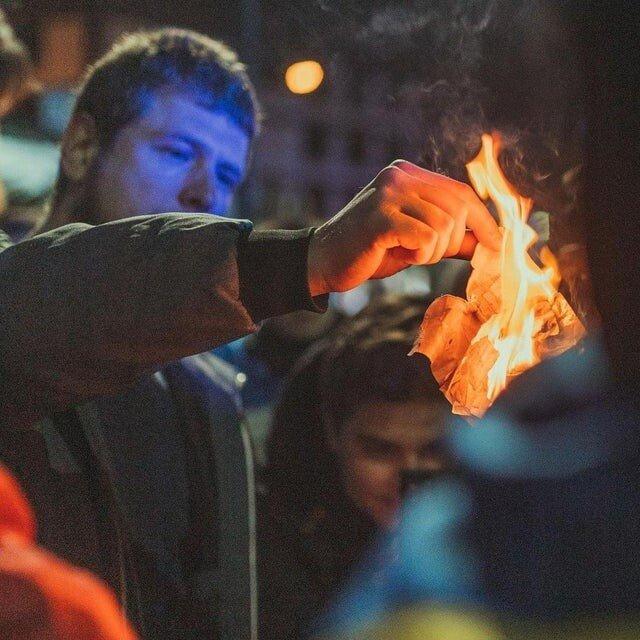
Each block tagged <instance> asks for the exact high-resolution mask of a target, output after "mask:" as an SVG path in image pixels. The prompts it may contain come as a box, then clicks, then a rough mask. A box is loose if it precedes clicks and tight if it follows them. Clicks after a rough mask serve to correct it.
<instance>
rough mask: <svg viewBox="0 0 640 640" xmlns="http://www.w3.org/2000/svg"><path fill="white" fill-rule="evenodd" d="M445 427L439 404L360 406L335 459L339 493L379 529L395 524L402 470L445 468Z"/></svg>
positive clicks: (344, 432)
mask: <svg viewBox="0 0 640 640" xmlns="http://www.w3.org/2000/svg"><path fill="white" fill-rule="evenodd" d="M445 422H446V409H444V408H443V406H442V403H437V404H435V403H432V402H429V401H428V400H424V401H406V402H382V401H380V402H371V403H367V404H365V405H363V406H361V407H360V408H358V409H357V410H356V411H355V413H353V414H352V415H351V416H350V417H349V418H348V419H347V420H346V421H345V422H344V424H343V425H342V426H341V428H340V433H339V434H338V437H337V440H338V441H337V443H336V444H337V446H336V454H337V457H338V463H339V467H340V472H341V475H342V483H343V488H344V490H345V492H346V494H347V495H348V496H349V498H350V500H351V502H352V503H353V505H354V506H355V507H356V508H358V509H359V510H360V511H361V512H362V513H364V514H366V515H367V516H368V517H369V518H371V520H373V522H375V523H376V524H377V525H378V526H379V527H381V528H385V529H386V528H389V527H391V526H393V525H394V524H395V521H396V518H397V515H398V509H399V507H400V500H401V496H400V489H401V487H400V478H401V474H402V472H403V471H409V470H412V471H417V470H421V471H428V472H431V473H434V474H435V473H438V472H440V471H443V470H444V469H445V468H446V466H447V461H446V456H445V453H444V449H443V446H442V436H443V433H444V428H445Z"/></svg>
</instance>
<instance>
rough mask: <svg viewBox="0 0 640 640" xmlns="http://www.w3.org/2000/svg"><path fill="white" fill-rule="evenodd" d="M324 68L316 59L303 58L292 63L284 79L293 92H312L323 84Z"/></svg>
mask: <svg viewBox="0 0 640 640" xmlns="http://www.w3.org/2000/svg"><path fill="white" fill-rule="evenodd" d="M323 78H324V70H323V69H322V67H321V66H320V63H318V62H316V61H315V60H302V61H301V62H296V63H294V64H292V65H291V66H290V67H289V68H288V69H287V71H286V72H285V74H284V81H285V84H286V85H287V88H288V89H289V91H291V93H296V94H298V95H302V94H305V93H312V92H313V91H315V90H316V89H317V88H318V87H319V86H320V85H321V84H322V80H323Z"/></svg>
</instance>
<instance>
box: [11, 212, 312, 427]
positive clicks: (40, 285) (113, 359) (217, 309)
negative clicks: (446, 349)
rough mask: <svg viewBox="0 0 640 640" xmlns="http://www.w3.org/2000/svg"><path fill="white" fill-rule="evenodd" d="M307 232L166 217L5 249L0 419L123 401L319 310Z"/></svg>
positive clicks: (73, 231) (58, 233)
mask: <svg viewBox="0 0 640 640" xmlns="http://www.w3.org/2000/svg"><path fill="white" fill-rule="evenodd" d="M311 234H312V230H304V231H301V232H281V233H276V234H275V235H274V234H268V233H267V234H261V233H260V232H252V231H251V223H249V222H247V221H233V220H229V219H224V218H217V217H215V216H210V215H206V216H203V215H184V214H163V215H159V216H145V217H139V218H130V219H127V220H122V221H118V222H114V223H108V224H105V225H100V226H96V227H92V226H89V225H84V224H74V225H69V226H66V227H62V228H59V229H56V230H54V231H51V232H49V233H46V234H43V235H40V236H36V237H35V238H32V239H30V240H28V241H25V242H22V243H20V244H17V245H14V246H12V247H9V248H8V249H5V250H4V251H2V253H0V301H1V303H2V305H1V308H0V367H1V369H0V374H1V383H0V407H1V408H2V411H3V414H4V415H3V417H4V418H5V419H9V420H10V421H13V422H15V421H16V420H17V421H20V422H21V421H23V420H25V419H27V420H30V419H33V418H35V417H38V416H39V415H40V414H41V413H43V412H45V413H48V412H51V411H60V410H63V409H65V408H67V407H69V406H70V405H72V404H74V403H76V402H79V401H81V400H85V399H88V398H91V397H94V396H97V395H104V394H110V393H116V392H118V391H120V390H122V389H125V388H127V387H129V386H131V385H132V384H134V383H135V381H136V380H137V379H138V378H139V377H140V376H141V375H143V374H146V373H150V372H152V371H154V370H156V369H157V368H159V367H160V366H161V365H163V364H165V363H167V362H170V361H173V360H175V359H177V358H180V357H183V356H187V355H191V354H194V353H199V352H202V351H205V350H208V349H210V348H212V347H214V346H216V345H219V344H221V343H224V342H227V341H230V340H233V339H235V338H238V337H240V336H242V335H244V334H247V333H249V332H251V331H254V330H255V329H256V323H257V322H259V321H260V320H261V319H263V318H264V317H267V316H269V315H273V314H276V313H285V312H287V311H294V310H296V309H302V308H312V309H316V310H320V309H318V307H316V305H315V304H314V302H313V301H312V300H311V299H310V297H309V293H308V285H307V282H306V251H307V244H308V240H309V237H310V236H311ZM245 300H246V302H245ZM27 408H29V410H30V411H31V413H32V414H33V415H29V411H27ZM12 418H13V420H11V419H12Z"/></svg>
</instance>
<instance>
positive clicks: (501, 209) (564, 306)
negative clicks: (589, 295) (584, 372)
mask: <svg viewBox="0 0 640 640" xmlns="http://www.w3.org/2000/svg"><path fill="white" fill-rule="evenodd" d="M498 153H499V144H498V140H497V139H495V138H494V137H492V136H490V135H488V134H485V135H483V136H482V148H481V150H480V153H479V154H478V156H477V157H476V158H475V159H474V160H472V161H471V162H470V163H469V164H468V165H467V171H468V173H469V177H470V179H471V182H472V184H473V186H474V188H475V189H476V191H477V193H478V195H479V196H480V197H481V198H483V199H489V198H490V199H491V200H492V201H493V202H494V204H495V205H496V209H497V211H498V215H499V217H500V223H501V227H502V229H501V230H502V247H501V250H500V251H499V252H495V251H491V250H489V249H487V248H486V247H484V246H482V245H478V247H477V249H476V251H475V253H474V256H473V259H472V261H471V266H472V268H473V272H472V274H471V277H470V278H469V282H468V284H467V292H466V293H467V299H466V300H463V299H462V298H457V297H455V296H450V295H447V296H443V297H441V298H438V299H437V300H435V301H434V302H433V304H431V305H430V306H429V308H428V309H427V312H426V314H425V317H424V320H423V322H422V326H421V327H420V333H419V335H418V337H417V339H416V343H415V345H414V347H413V349H412V351H411V353H415V352H416V351H417V352H420V353H423V354H424V355H426V356H427V357H428V358H429V359H430V360H431V370H432V372H433V375H434V376H435V378H436V380H437V381H438V384H439V385H440V388H441V389H442V391H443V393H444V394H445V396H446V397H447V399H448V400H449V402H451V405H452V408H453V412H454V413H457V414H460V415H468V416H476V417H480V416H482V415H483V414H484V412H485V411H486V410H487V409H488V408H489V407H490V406H491V404H492V403H493V401H494V400H495V398H496V397H497V396H498V394H500V392H501V391H502V390H503V389H504V388H505V387H506V386H507V384H508V383H509V382H510V380H511V379H513V378H514V377H515V376H517V375H519V374H520V373H522V372H523V371H525V370H526V369H529V368H530V367H532V366H533V365H535V364H537V363H538V362H540V361H541V360H543V359H545V358H548V357H551V356H555V355H559V354H560V353H562V352H564V351H566V350H567V349H569V348H570V347H572V346H573V345H574V344H576V342H577V341H578V340H580V338H582V336H583V335H584V327H583V326H582V323H581V322H580V320H579V319H578V318H577V316H576V315H575V313H574V312H573V310H572V309H571V307H570V306H569V304H568V303H567V301H566V300H565V298H564V297H563V296H562V295H561V294H560V293H559V292H558V290H557V286H558V284H559V272H558V269H557V265H556V263H555V258H554V257H553V254H552V253H551V251H549V250H548V249H547V248H545V249H543V251H541V253H540V259H541V261H542V262H543V264H544V267H543V268H541V267H539V266H538V265H537V264H536V263H535V261H534V260H533V259H532V258H531V256H530V255H529V253H528V249H529V247H530V246H531V245H532V244H533V243H535V241H536V239H537V236H536V233H535V231H534V230H533V229H532V228H531V227H530V226H529V225H528V224H527V219H528V216H529V212H530V210H531V204H532V203H531V201H530V200H529V199H527V198H524V197H523V196H521V195H520V194H518V193H517V191H516V190H515V189H514V187H513V186H512V185H511V184H509V182H508V181H507V180H506V178H505V177H504V175H503V173H502V171H501V170H500V166H499V164H498Z"/></svg>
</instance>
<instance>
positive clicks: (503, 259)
mask: <svg viewBox="0 0 640 640" xmlns="http://www.w3.org/2000/svg"><path fill="white" fill-rule="evenodd" d="M499 152H500V139H499V138H498V137H497V136H496V135H495V134H494V135H493V136H491V135H489V134H484V135H483V136H482V148H481V150H480V153H479V154H478V156H477V157H476V158H475V159H474V160H472V161H471V162H469V164H467V172H468V173H469V178H470V179H471V183H472V184H473V186H474V188H475V190H476V191H477V193H478V195H479V196H480V197H481V198H483V199H485V200H486V199H491V200H492V201H493V202H494V204H495V206H496V209H497V212H498V216H499V218H500V224H501V226H502V228H503V237H502V247H501V251H500V274H501V294H502V295H501V306H500V311H499V312H498V313H497V314H495V315H494V316H492V317H491V318H489V319H488V320H487V321H486V322H485V323H484V324H483V325H482V326H481V327H480V330H479V331H478V333H477V335H476V336H475V338H474V339H473V342H477V341H478V340H481V339H482V338H484V337H486V338H487V339H488V340H489V342H490V343H491V345H492V346H493V347H494V349H495V350H496V351H497V353H498V357H497V360H496V362H495V364H494V365H493V366H492V367H491V369H490V371H489V373H488V388H487V396H488V398H489V400H494V399H495V398H496V396H497V395H498V394H499V393H500V392H501V391H502V390H503V389H504V388H505V387H506V385H507V379H508V377H509V376H510V375H514V374H517V373H520V372H521V371H523V370H524V369H527V368H529V367H531V366H533V365H534V364H536V363H538V362H539V361H540V358H539V357H538V355H537V354H536V350H535V348H534V336H535V335H536V334H537V333H538V331H539V330H540V321H539V320H536V313H535V306H536V302H539V301H540V299H541V298H542V299H546V300H549V301H551V300H552V299H553V296H554V295H555V293H556V287H557V284H558V282H559V272H558V269H557V264H556V263H555V258H554V256H553V254H552V253H551V251H549V250H548V249H547V251H546V252H545V253H544V254H543V256H542V257H541V260H542V261H543V264H544V265H545V268H543V269H542V268H540V267H539V266H538V265H537V264H536V263H535V262H534V261H533V260H532V258H531V256H530V255H529V253H528V249H529V247H531V245H532V244H533V243H535V241H536V240H537V237H538V236H537V234H536V232H535V231H534V230H533V229H532V228H531V227H530V226H529V225H528V224H527V219H528V217H529V213H530V211H531V206H532V201H531V200H530V199H528V198H525V197H523V196H521V195H520V194H519V193H518V192H517V191H516V189H515V188H514V187H513V185H511V184H510V183H509V182H508V181H507V179H506V178H505V176H504V174H503V173H502V171H501V169H500V166H499V164H498V154H499Z"/></svg>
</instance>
